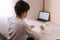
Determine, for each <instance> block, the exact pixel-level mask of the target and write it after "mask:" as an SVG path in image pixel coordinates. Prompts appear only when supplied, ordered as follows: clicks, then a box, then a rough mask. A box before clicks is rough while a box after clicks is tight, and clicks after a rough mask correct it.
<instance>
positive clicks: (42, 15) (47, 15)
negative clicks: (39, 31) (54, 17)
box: [39, 12, 50, 20]
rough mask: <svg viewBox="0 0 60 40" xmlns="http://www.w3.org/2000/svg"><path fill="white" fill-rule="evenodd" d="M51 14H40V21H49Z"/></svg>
mask: <svg viewBox="0 0 60 40" xmlns="http://www.w3.org/2000/svg"><path fill="white" fill-rule="evenodd" d="M49 16H50V13H49V12H40V13H39V19H43V20H49Z"/></svg>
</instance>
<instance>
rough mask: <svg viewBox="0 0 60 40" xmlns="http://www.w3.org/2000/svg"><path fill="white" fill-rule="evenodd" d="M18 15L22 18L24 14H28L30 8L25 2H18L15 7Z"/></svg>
mask: <svg viewBox="0 0 60 40" xmlns="http://www.w3.org/2000/svg"><path fill="white" fill-rule="evenodd" d="M14 9H15V12H16V15H17V16H21V14H22V13H23V12H25V11H26V12H27V11H28V10H29V9H30V6H29V4H28V3H27V2H25V1H18V2H17V3H16V5H15V7H14Z"/></svg>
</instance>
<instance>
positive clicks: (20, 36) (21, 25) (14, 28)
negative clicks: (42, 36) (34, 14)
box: [9, 1, 39, 40]
mask: <svg viewBox="0 0 60 40" xmlns="http://www.w3.org/2000/svg"><path fill="white" fill-rule="evenodd" d="M14 8H15V12H16V17H15V18H10V19H9V40H25V36H26V35H30V36H31V37H33V38H34V39H35V40H39V36H38V34H37V33H36V32H34V31H32V30H31V28H30V27H29V26H28V25H27V24H26V23H25V21H24V18H26V16H27V12H28V10H29V9H30V6H29V4H28V3H27V2H25V1H18V2H17V3H16V5H15V7H14ZM31 27H33V26H31Z"/></svg>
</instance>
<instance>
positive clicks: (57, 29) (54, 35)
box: [26, 20, 60, 40]
mask: <svg viewBox="0 0 60 40" xmlns="http://www.w3.org/2000/svg"><path fill="white" fill-rule="evenodd" d="M26 22H27V23H28V24H29V25H31V24H33V25H36V27H37V28H38V27H39V26H40V25H44V27H45V29H44V30H43V31H44V33H43V34H42V35H41V39H40V40H56V39H60V26H58V25H56V24H55V23H52V22H47V23H43V22H40V21H35V20H26ZM46 24H47V25H46ZM37 28H36V29H37ZM36 29H35V30H36ZM37 31H40V30H37Z"/></svg>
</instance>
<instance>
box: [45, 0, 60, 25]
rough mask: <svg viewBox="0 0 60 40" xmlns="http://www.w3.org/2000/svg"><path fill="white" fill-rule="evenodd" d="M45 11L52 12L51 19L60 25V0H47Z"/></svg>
mask: <svg viewBox="0 0 60 40" xmlns="http://www.w3.org/2000/svg"><path fill="white" fill-rule="evenodd" d="M45 11H49V12H51V21H52V22H54V23H56V24H57V25H60V0H45Z"/></svg>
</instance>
